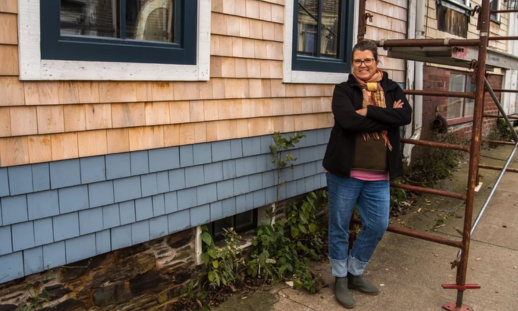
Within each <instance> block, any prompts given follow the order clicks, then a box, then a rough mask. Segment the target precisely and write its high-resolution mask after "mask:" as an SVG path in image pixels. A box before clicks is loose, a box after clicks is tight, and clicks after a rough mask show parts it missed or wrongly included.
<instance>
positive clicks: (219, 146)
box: [212, 140, 232, 162]
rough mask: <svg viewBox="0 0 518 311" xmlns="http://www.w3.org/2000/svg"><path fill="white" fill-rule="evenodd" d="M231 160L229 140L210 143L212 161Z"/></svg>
mask: <svg viewBox="0 0 518 311" xmlns="http://www.w3.org/2000/svg"><path fill="white" fill-rule="evenodd" d="M231 158H232V149H231V144H230V141H229V140H225V141H217V142H214V143H212V161H214V162H220V161H223V160H229V159H231Z"/></svg>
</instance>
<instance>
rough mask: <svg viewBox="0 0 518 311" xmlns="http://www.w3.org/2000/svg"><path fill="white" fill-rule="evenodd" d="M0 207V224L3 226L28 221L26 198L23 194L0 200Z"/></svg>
mask: <svg viewBox="0 0 518 311" xmlns="http://www.w3.org/2000/svg"><path fill="white" fill-rule="evenodd" d="M0 205H1V207H2V224H3V225H4V226H6V225H10V224H14V223H17V222H22V221H27V220H28V219H29V218H28V215H27V196H26V195H25V194H23V195H18V196H15V197H3V198H0Z"/></svg>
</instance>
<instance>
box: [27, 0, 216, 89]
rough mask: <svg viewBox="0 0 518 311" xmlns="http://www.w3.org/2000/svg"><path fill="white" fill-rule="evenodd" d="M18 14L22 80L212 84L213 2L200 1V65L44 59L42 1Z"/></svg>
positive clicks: (29, 2) (29, 1) (31, 1)
mask: <svg viewBox="0 0 518 311" xmlns="http://www.w3.org/2000/svg"><path fill="white" fill-rule="evenodd" d="M188 1H192V0H188ZM18 11H19V13H18V29H19V30H18V36H19V62H20V80H97V81H99V80H115V81H208V80H209V76H210V24H211V21H210V19H211V0H198V42H197V52H196V54H197V55H196V65H174V64H147V63H116V62H90V61H65V60H48V59H41V50H40V39H41V36H40V0H18Z"/></svg>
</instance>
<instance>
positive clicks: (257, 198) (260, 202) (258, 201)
mask: <svg viewBox="0 0 518 311" xmlns="http://www.w3.org/2000/svg"><path fill="white" fill-rule="evenodd" d="M265 204H266V191H265V190H259V191H255V192H254V207H261V206H264V205H265Z"/></svg>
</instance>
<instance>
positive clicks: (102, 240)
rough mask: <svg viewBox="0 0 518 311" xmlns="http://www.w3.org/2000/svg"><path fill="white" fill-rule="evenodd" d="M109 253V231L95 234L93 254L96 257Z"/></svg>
mask: <svg viewBox="0 0 518 311" xmlns="http://www.w3.org/2000/svg"><path fill="white" fill-rule="evenodd" d="M109 251H111V238H110V230H104V231H100V232H96V233H95V253H96V254H97V255H99V254H104V253H108V252H109Z"/></svg>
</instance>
